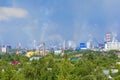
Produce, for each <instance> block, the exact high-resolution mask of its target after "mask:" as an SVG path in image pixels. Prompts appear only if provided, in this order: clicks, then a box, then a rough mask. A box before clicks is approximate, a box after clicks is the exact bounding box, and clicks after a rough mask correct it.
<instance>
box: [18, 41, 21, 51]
mask: <svg viewBox="0 0 120 80" xmlns="http://www.w3.org/2000/svg"><path fill="white" fill-rule="evenodd" d="M18 49H19V50H20V49H21V43H20V42H19V43H18Z"/></svg>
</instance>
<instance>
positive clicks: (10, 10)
mask: <svg viewBox="0 0 120 80" xmlns="http://www.w3.org/2000/svg"><path fill="white" fill-rule="evenodd" d="M119 4H120V0H0V44H1V45H3V44H4V45H12V46H17V45H18V43H19V42H20V43H21V45H22V46H24V47H29V46H33V41H34V40H36V42H37V43H38V44H39V43H40V42H49V41H59V42H63V41H64V40H66V41H68V40H72V41H74V42H75V43H79V42H86V41H88V40H89V39H90V38H91V36H92V38H95V39H96V40H97V41H99V42H104V38H105V34H106V33H107V32H112V33H115V34H117V39H118V40H120V36H119V34H120V31H119V30H120V9H119V8H120V5H119Z"/></svg>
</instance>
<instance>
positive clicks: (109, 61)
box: [0, 51, 120, 80]
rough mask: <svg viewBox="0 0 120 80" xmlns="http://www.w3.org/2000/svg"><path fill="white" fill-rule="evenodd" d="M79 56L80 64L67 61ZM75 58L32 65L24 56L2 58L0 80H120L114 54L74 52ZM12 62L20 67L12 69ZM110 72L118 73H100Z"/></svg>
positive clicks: (57, 57)
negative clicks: (114, 70) (106, 70)
mask: <svg viewBox="0 0 120 80" xmlns="http://www.w3.org/2000/svg"><path fill="white" fill-rule="evenodd" d="M68 53H69V51H68ZM78 53H81V54H83V56H82V57H79V58H80V59H79V60H75V61H71V60H70V58H75V54H78ZM75 54H74V52H73V53H72V54H67V53H65V55H64V56H60V55H54V54H48V55H46V56H44V57H43V58H42V59H40V60H33V61H30V60H29V58H27V57H26V56H24V55H15V54H7V55H1V56H0V58H1V59H0V80H109V77H108V76H109V75H111V76H112V78H113V79H115V80H120V76H119V74H120V68H119V67H120V66H119V65H116V62H118V61H119V60H120V59H119V58H118V57H117V56H116V55H115V54H114V51H110V52H107V53H103V52H99V51H75ZM12 61H19V62H20V63H19V64H16V65H12ZM113 68H114V69H118V70H119V71H118V73H116V74H112V73H111V72H110V73H109V75H106V74H104V73H103V70H105V69H108V70H110V69H113ZM112 78H111V79H112Z"/></svg>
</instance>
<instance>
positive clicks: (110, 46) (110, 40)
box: [104, 33, 120, 51]
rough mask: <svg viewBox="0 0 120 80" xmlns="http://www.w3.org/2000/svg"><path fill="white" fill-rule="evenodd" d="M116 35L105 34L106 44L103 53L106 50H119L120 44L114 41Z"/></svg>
mask: <svg viewBox="0 0 120 80" xmlns="http://www.w3.org/2000/svg"><path fill="white" fill-rule="evenodd" d="M116 37H117V35H116V34H115V33H114V34H111V33H107V34H106V43H105V48H104V50H105V51H108V50H120V42H118V40H117V39H116Z"/></svg>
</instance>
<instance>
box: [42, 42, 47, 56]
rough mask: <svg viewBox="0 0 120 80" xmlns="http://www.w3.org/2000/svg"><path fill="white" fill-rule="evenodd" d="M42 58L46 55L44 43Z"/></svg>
mask: <svg viewBox="0 0 120 80" xmlns="http://www.w3.org/2000/svg"><path fill="white" fill-rule="evenodd" d="M42 55H43V56H45V55H46V48H45V43H43V54H42Z"/></svg>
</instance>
